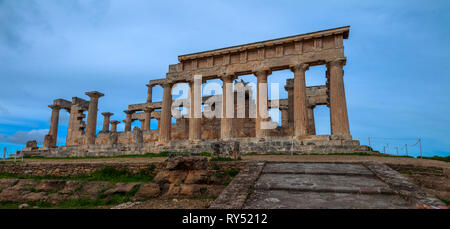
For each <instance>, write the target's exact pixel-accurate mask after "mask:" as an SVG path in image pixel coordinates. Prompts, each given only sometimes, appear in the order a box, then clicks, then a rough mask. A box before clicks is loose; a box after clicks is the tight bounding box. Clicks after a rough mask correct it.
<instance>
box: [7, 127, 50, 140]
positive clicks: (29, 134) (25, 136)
mask: <svg viewBox="0 0 450 229" xmlns="http://www.w3.org/2000/svg"><path fill="white" fill-rule="evenodd" d="M46 134H48V129H41V130H30V131H17V132H16V133H15V134H13V135H10V136H7V137H6V138H5V139H4V141H5V142H8V143H16V144H25V143H26V142H27V141H31V140H36V141H37V142H38V144H42V143H43V141H44V137H45V135H46Z"/></svg>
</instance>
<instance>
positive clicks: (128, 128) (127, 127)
mask: <svg viewBox="0 0 450 229" xmlns="http://www.w3.org/2000/svg"><path fill="white" fill-rule="evenodd" d="M123 112H124V113H125V114H126V115H127V116H126V118H125V132H130V131H131V123H132V122H133V120H132V116H133V113H134V111H130V110H125V111H123Z"/></svg>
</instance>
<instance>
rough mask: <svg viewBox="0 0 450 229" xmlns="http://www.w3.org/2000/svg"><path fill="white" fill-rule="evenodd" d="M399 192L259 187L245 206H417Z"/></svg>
mask: <svg viewBox="0 0 450 229" xmlns="http://www.w3.org/2000/svg"><path fill="white" fill-rule="evenodd" d="M414 207H415V206H414V205H413V204H411V203H410V202H408V201H406V200H404V199H402V198H401V197H399V196H396V195H383V194H375V195H366V194H350V193H327V192H299V191H286V190H257V191H255V193H254V194H253V195H252V196H251V197H250V198H249V199H248V200H247V202H246V203H245V205H244V208H246V209H403V208H414Z"/></svg>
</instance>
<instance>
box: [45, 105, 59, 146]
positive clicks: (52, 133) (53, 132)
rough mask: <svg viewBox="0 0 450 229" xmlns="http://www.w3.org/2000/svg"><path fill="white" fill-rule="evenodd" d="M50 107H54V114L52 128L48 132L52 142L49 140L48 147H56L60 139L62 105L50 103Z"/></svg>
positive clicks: (51, 121) (51, 120)
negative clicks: (59, 124)
mask: <svg viewBox="0 0 450 229" xmlns="http://www.w3.org/2000/svg"><path fill="white" fill-rule="evenodd" d="M48 107H50V108H51V109H52V116H51V118H50V130H49V132H48V135H50V136H51V142H49V145H48V146H47V147H55V146H56V142H57V139H58V122H59V111H60V110H61V107H60V106H58V105H49V106H48Z"/></svg>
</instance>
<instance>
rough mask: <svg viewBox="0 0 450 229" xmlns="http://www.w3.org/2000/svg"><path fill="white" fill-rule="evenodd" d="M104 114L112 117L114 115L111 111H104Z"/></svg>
mask: <svg viewBox="0 0 450 229" xmlns="http://www.w3.org/2000/svg"><path fill="white" fill-rule="evenodd" d="M102 115H103V116H105V117H111V116H113V115H114V114H113V113H111V112H103V113H102Z"/></svg>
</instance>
